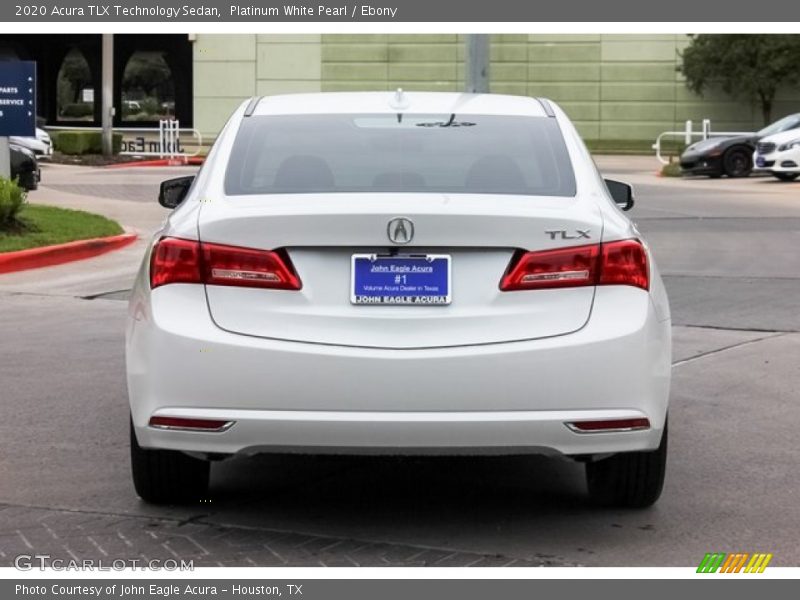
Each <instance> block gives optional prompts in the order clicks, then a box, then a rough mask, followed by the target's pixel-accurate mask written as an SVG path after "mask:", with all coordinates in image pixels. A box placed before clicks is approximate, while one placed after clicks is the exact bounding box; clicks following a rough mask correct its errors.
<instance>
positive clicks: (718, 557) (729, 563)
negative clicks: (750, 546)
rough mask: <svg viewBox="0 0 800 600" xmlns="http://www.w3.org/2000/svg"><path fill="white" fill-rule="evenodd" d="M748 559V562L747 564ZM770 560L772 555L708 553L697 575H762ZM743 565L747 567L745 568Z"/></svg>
mask: <svg viewBox="0 0 800 600" xmlns="http://www.w3.org/2000/svg"><path fill="white" fill-rule="evenodd" d="M748 559H749V562H748ZM771 560H772V554H766V553H756V554H749V553H747V552H735V553H733V554H726V553H725V552H708V553H706V555H705V556H704V557H703V560H702V561H700V566H698V567H697V572H698V573H716V572H717V571H719V572H720V573H740V572H742V569H743V568H744V572H745V573H763V572H764V569H766V568H767V565H768V564H769V563H770V561H771ZM745 563H746V564H747V566H746V567H745Z"/></svg>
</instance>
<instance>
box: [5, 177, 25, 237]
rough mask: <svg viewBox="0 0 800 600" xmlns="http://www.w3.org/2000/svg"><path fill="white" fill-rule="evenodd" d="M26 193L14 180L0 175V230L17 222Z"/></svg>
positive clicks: (8, 227)
mask: <svg viewBox="0 0 800 600" xmlns="http://www.w3.org/2000/svg"><path fill="white" fill-rule="evenodd" d="M26 196H27V194H26V193H25V190H24V189H22V188H21V187H20V186H18V185H17V182H16V181H13V180H11V179H7V178H5V177H0V230H3V229H10V228H12V227H13V226H14V225H16V223H17V214H18V213H19V211H20V210H21V209H22V207H23V205H24V204H25V198H26Z"/></svg>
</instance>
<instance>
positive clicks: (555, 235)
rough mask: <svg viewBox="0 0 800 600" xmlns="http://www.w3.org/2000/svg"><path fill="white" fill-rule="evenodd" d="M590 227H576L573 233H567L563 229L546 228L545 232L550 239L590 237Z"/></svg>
mask: <svg viewBox="0 0 800 600" xmlns="http://www.w3.org/2000/svg"><path fill="white" fill-rule="evenodd" d="M590 231H591V229H576V230H575V235H571V234H569V233H567V231H566V230H564V229H548V230H545V233H546V234H547V235H549V236H550V239H551V240H579V239H582V238H586V239H587V240H588V239H590V238H591V237H592V236H590V235H589V232H590Z"/></svg>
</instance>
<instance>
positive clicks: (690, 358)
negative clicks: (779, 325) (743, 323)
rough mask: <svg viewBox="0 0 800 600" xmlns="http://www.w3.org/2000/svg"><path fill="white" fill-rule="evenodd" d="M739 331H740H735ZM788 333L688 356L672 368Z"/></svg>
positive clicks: (785, 333) (766, 336) (786, 333)
mask: <svg viewBox="0 0 800 600" xmlns="http://www.w3.org/2000/svg"><path fill="white" fill-rule="evenodd" d="M737 331H741V330H737ZM789 333H790V332H780V333H773V334H771V335H765V336H763V337H759V338H755V339H752V340H745V341H743V342H737V343H735V344H730V345H728V346H723V347H722V348H715V349H714V350H708V351H707V352H701V353H700V354H697V355H695V356H690V357H689V358H684V359H682V360H679V361H676V362H674V363H672V367H673V368H675V367H680V366H682V365H685V364H687V363H690V362H694V361H696V360H699V359H701V358H706V357H708V356H713V355H715V354H721V353H722V352H727V351H728V350H734V349H736V348H741V347H743V346H749V345H750V344H757V343H758V342H763V341H764V340H773V339H776V338H779V337H783V336H785V335H789Z"/></svg>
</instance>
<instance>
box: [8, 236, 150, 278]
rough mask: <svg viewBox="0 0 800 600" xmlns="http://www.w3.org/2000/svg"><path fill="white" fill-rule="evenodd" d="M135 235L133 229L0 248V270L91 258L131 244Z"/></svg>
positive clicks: (45, 265)
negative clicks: (19, 247)
mask: <svg viewBox="0 0 800 600" xmlns="http://www.w3.org/2000/svg"><path fill="white" fill-rule="evenodd" d="M138 237H139V236H138V235H137V234H135V233H123V234H120V235H112V236H109V237H102V238H92V239H89V240H76V241H74V242H67V243H66V244H56V245H55V246H41V247H39V248H28V249H27V250H17V251H16V252H4V253H2V254H0V273H13V272H15V271H25V270H27V269H38V268H41V267H50V266H52V265H60V264H63V263H67V262H73V261H76V260H83V259H84V258H92V257H94V256H99V255H100V254H105V253H106V252H111V251H112V250H117V249H119V248H123V247H125V246H127V245H128V244H132V243H133V242H135V241H136V239H137V238H138Z"/></svg>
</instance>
